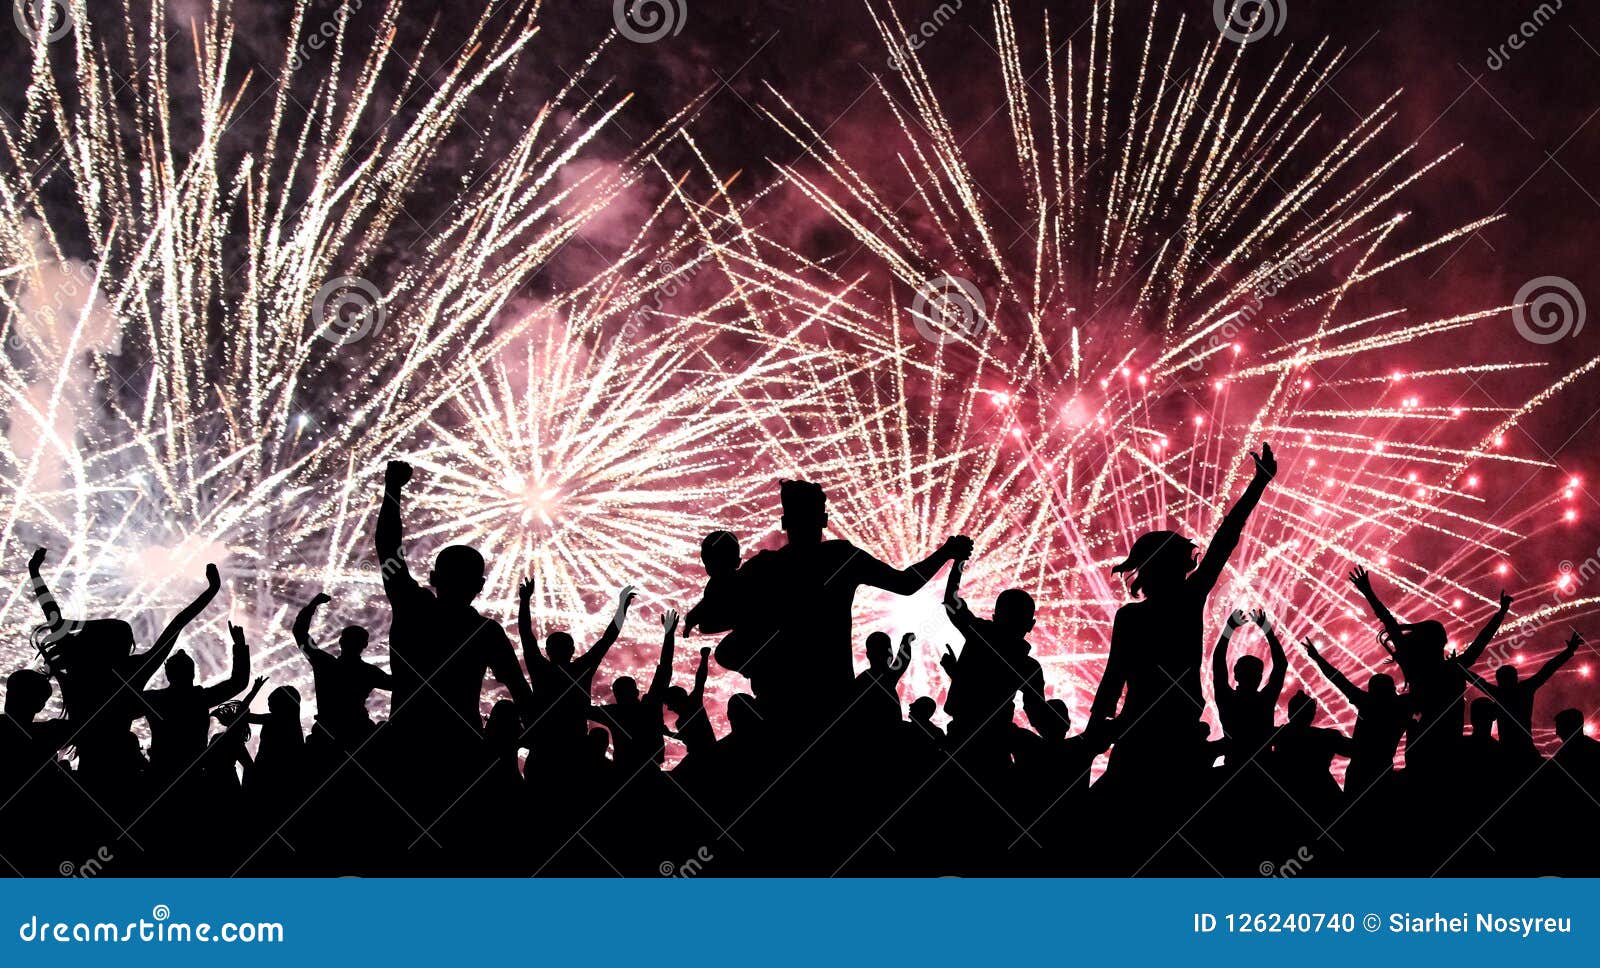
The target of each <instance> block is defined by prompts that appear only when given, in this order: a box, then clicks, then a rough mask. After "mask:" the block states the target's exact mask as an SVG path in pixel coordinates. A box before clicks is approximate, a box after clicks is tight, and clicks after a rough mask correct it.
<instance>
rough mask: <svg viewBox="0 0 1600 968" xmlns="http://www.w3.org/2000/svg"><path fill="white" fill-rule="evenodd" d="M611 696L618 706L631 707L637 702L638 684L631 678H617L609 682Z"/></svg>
mask: <svg viewBox="0 0 1600 968" xmlns="http://www.w3.org/2000/svg"><path fill="white" fill-rule="evenodd" d="M611 694H612V695H613V696H615V697H617V704H618V705H620V706H631V705H633V704H634V703H636V702H638V701H639V684H638V683H637V682H634V681H633V677H632V676H618V677H617V678H616V679H614V680H612V682H611Z"/></svg>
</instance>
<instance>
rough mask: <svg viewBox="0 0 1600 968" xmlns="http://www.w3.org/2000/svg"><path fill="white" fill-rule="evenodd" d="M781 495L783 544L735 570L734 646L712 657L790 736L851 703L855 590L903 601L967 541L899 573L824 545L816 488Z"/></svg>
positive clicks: (843, 545) (837, 543)
mask: <svg viewBox="0 0 1600 968" xmlns="http://www.w3.org/2000/svg"><path fill="white" fill-rule="evenodd" d="M781 495H782V500H783V521H782V523H783V530H784V533H785V535H786V536H787V538H788V542H787V543H786V544H785V545H784V546H783V547H781V548H778V549H775V550H768V551H761V552H758V553H757V554H756V555H755V556H754V557H752V558H751V559H750V560H749V561H747V562H746V563H745V564H744V566H743V567H742V568H740V569H739V572H738V584H737V588H738V599H739V603H740V613H739V621H738V624H737V626H736V628H735V630H734V637H733V641H731V642H730V641H729V640H727V639H724V640H723V641H722V643H721V644H720V645H719V647H718V649H717V652H716V657H717V662H718V664H720V665H722V666H723V667H724V668H727V669H732V670H734V671H735V672H740V673H743V674H744V675H746V676H748V677H749V678H750V680H751V685H752V686H753V688H754V690H755V693H756V696H757V697H759V698H760V700H761V705H762V709H763V714H764V715H765V716H767V718H768V719H769V720H770V721H771V722H773V723H775V724H778V726H779V728H781V729H787V730H791V731H795V730H806V729H811V728H814V726H815V724H816V723H818V722H819V721H820V722H824V723H828V722H832V721H833V718H834V716H835V715H836V714H837V711H838V710H842V709H843V708H845V706H846V705H847V704H848V703H849V701H850V698H851V697H850V691H851V687H852V683H853V682H854V679H855V676H854V675H853V671H854V669H853V666H854V663H853V661H852V658H851V653H852V651H853V648H852V645H853V636H852V635H851V630H850V618H851V611H852V608H853V606H854V602H855V595H856V589H857V588H860V587H862V586H867V587H869V588H881V589H883V590H884V591H888V592H893V593H895V594H897V595H910V594H912V593H914V592H916V591H917V590H918V589H920V588H922V586H924V585H926V584H927V583H928V581H929V580H931V579H932V578H933V576H934V574H935V573H936V572H938V570H939V569H940V568H941V567H943V566H944V564H945V563H946V562H948V561H954V560H957V559H960V558H965V557H966V556H967V555H969V554H971V552H972V541H971V540H970V539H968V538H965V537H960V536H957V537H951V538H948V539H946V540H945V542H944V544H943V545H941V546H940V548H939V550H937V551H935V552H934V553H933V554H932V555H929V556H928V557H927V558H925V559H923V560H922V561H919V562H917V563H916V564H914V565H912V566H911V567H909V568H905V569H899V568H895V567H893V566H892V565H887V564H884V563H883V562H881V561H879V560H878V559H877V558H875V557H873V556H872V555H871V554H868V553H867V552H865V551H863V550H861V549H860V548H857V547H856V546H855V545H853V544H851V543H850V542H849V541H845V540H842V539H834V540H829V541H824V540H823V537H822V532H823V529H824V528H826V527H827V524H828V511H827V497H826V496H825V495H824V494H823V491H822V488H820V487H818V486H817V485H815V484H812V483H809V482H806V481H784V482H783V484H782V486H781Z"/></svg>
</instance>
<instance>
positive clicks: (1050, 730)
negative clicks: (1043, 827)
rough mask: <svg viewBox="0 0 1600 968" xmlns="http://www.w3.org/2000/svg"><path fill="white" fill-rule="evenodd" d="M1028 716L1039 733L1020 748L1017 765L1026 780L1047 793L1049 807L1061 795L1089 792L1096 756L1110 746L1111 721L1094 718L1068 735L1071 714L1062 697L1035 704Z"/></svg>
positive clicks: (1029, 722)
mask: <svg viewBox="0 0 1600 968" xmlns="http://www.w3.org/2000/svg"><path fill="white" fill-rule="evenodd" d="M1027 716H1028V725H1030V726H1032V727H1033V729H1034V732H1036V733H1038V736H1037V737H1036V738H1035V740H1034V741H1033V742H1028V743H1024V744H1023V746H1022V747H1021V748H1020V749H1019V750H1018V756H1017V765H1018V766H1020V767H1021V768H1022V770H1023V772H1024V782H1026V783H1027V784H1028V786H1029V787H1031V788H1033V789H1034V790H1035V792H1036V793H1042V794H1043V795H1044V797H1045V799H1044V803H1045V805H1046V806H1047V807H1048V806H1049V805H1051V804H1054V803H1056V802H1057V801H1059V800H1061V798H1062V797H1080V798H1081V797H1082V796H1083V795H1084V794H1086V793H1088V791H1089V773H1090V769H1091V768H1092V767H1093V766H1094V760H1095V757H1097V756H1099V755H1100V754H1101V753H1104V752H1105V751H1106V748H1107V747H1108V746H1110V745H1111V734H1110V731H1109V730H1108V729H1107V728H1106V727H1107V725H1108V724H1107V723H1106V722H1105V721H1104V720H1101V721H1099V722H1094V721H1091V722H1090V723H1089V724H1088V726H1087V728H1085V729H1084V731H1083V732H1081V733H1079V734H1078V735H1076V736H1068V735H1067V734H1068V733H1069V732H1071V731H1072V713H1071V710H1070V709H1068V707H1067V704H1066V702H1065V701H1064V700H1061V699H1051V700H1049V701H1048V702H1045V703H1043V704H1035V705H1034V707H1033V709H1032V710H1031V711H1029V712H1028V714H1027ZM1024 735H1027V734H1026V732H1024Z"/></svg>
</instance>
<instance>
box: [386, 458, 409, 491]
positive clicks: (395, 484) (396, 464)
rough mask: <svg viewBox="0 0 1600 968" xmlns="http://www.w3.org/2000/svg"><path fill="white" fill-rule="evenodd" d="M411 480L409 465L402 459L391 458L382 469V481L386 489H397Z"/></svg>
mask: <svg viewBox="0 0 1600 968" xmlns="http://www.w3.org/2000/svg"><path fill="white" fill-rule="evenodd" d="M410 480H411V465H410V464H408V463H406V462H405V461H403V460H392V461H390V462H389V466H388V467H387V468H386V469H385V470H384V473H383V483H384V487H385V488H386V489H387V490H391V491H398V490H400V489H401V488H402V487H405V486H406V484H407V483H409V482H410Z"/></svg>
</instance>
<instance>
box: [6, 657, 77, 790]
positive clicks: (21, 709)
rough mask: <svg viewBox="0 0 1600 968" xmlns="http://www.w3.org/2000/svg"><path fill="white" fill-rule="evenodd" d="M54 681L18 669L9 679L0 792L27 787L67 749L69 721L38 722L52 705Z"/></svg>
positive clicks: (39, 673)
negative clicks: (36, 775) (26, 785)
mask: <svg viewBox="0 0 1600 968" xmlns="http://www.w3.org/2000/svg"><path fill="white" fill-rule="evenodd" d="M51 692H52V690H51V688H50V677H49V676H47V675H45V674H44V673H42V672H35V671H33V670H32V669H18V670H17V671H16V672H13V673H11V675H9V676H7V677H6V703H5V714H4V715H3V716H0V791H6V792H7V793H9V791H10V790H13V789H15V788H16V787H17V786H21V785H23V784H26V783H27V782H28V781H29V780H31V779H32V778H33V777H34V775H35V774H37V773H38V772H39V770H40V768H41V767H43V766H44V765H46V764H47V763H49V762H51V761H53V760H54V759H55V758H56V754H58V753H59V752H60V751H61V748H62V747H63V746H65V745H67V739H68V736H69V728H70V727H69V725H68V723H67V721H66V720H65V719H47V720H43V721H37V720H36V717H38V715H39V714H40V713H42V712H44V707H45V706H46V705H47V704H48V703H49V702H50V695H51Z"/></svg>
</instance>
